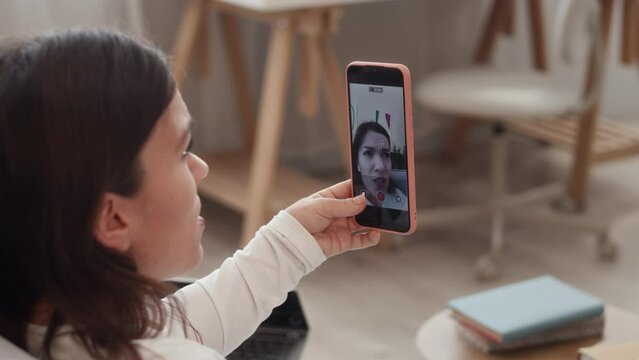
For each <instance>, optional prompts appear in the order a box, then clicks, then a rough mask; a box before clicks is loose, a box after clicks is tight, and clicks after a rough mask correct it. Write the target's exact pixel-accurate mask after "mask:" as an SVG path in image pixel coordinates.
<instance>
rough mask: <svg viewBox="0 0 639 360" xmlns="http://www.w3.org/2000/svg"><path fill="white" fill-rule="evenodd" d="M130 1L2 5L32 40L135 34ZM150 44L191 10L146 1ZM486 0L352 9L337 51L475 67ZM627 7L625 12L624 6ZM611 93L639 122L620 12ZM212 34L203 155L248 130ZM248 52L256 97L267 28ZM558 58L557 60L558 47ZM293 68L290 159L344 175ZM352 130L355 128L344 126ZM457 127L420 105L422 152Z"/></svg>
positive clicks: (549, 1) (194, 82)
mask: <svg viewBox="0 0 639 360" xmlns="http://www.w3.org/2000/svg"><path fill="white" fill-rule="evenodd" d="M123 1H126V0H2V1H0V34H1V35H3V36H5V35H9V36H11V35H18V34H33V33H37V32H39V31H42V30H44V29H48V28H52V27H54V28H64V27H68V26H74V25H102V26H104V25H116V26H121V27H124V28H126V25H127V24H126V20H125V19H126V14H125V6H124V2H123ZM142 1H143V10H144V12H145V14H146V18H147V20H146V27H147V30H148V34H149V36H150V38H151V39H152V40H153V41H154V42H156V43H157V44H158V45H159V46H160V47H162V48H163V49H164V50H166V51H170V49H171V47H172V43H173V38H174V36H175V32H176V29H177V24H178V21H179V14H180V12H181V9H182V7H183V5H184V4H185V3H186V1H183V0H142ZM513 1H516V2H517V4H518V5H520V6H517V8H518V21H517V29H516V34H515V36H514V37H513V38H511V39H508V38H502V39H501V40H500V42H499V46H498V50H497V53H496V56H495V63H496V64H497V65H498V66H500V67H504V68H526V67H528V66H529V64H530V61H529V59H530V56H529V52H528V33H527V26H528V25H527V21H526V18H525V14H524V12H525V8H526V7H525V6H523V5H525V3H524V0H513ZM490 3H491V2H490V1H487V0H446V1H442V0H393V1H381V2H373V3H368V4H357V5H350V6H347V7H346V8H345V13H344V17H343V23H342V25H341V29H340V32H339V34H338V35H337V37H336V38H335V46H336V49H337V52H338V54H339V56H340V59H339V60H340V65H341V66H346V64H347V63H348V62H350V61H352V60H356V59H359V60H375V61H391V62H402V63H405V64H406V65H408V66H409V67H410V68H411V71H412V75H413V82H414V83H417V82H418V81H419V80H420V79H422V78H423V77H425V76H427V75H429V74H432V73H434V72H436V71H440V70H443V69H450V68H455V67H461V66H465V65H468V64H469V63H470V59H471V55H472V51H473V49H474V47H475V44H476V41H477V37H478V33H479V30H480V26H481V22H482V21H483V19H484V16H485V14H486V12H487V9H488V5H490ZM615 3H616V5H619V4H620V3H621V2H620V1H617V2H615ZM557 4H558V1H557V0H545V2H544V5H545V14H546V17H545V19H546V27H547V28H548V31H547V36H548V39H547V42H548V43H549V44H551V43H552V41H551V39H550V34H551V30H550V29H551V27H552V22H553V19H554V12H555V9H556V7H557ZM615 10H616V11H615V18H614V19H613V25H614V27H613V31H612V41H611V49H610V50H611V51H610V56H611V59H610V60H609V62H608V64H609V68H608V69H609V71H608V73H607V81H606V88H605V98H604V104H603V105H604V106H603V111H604V113H605V114H606V115H607V116H610V117H614V118H623V119H632V118H634V117H636V116H637V115H638V114H639V105H638V103H639V101H637V99H638V98H639V78H638V77H639V74H638V72H637V69H636V68H625V67H622V66H621V65H620V64H619V61H618V60H617V59H618V53H619V51H618V47H619V44H618V43H619V41H618V38H619V36H618V35H619V34H618V33H619V29H620V26H619V23H618V21H619V20H620V14H619V9H615ZM212 19H213V21H212V22H211V24H210V28H209V30H210V32H211V34H212V46H211V54H210V55H211V68H212V74H211V76H210V77H209V78H207V79H197V78H196V77H195V76H194V75H193V74H192V76H191V77H190V78H189V79H188V83H187V86H186V88H185V90H184V93H185V98H186V99H187V102H188V104H189V106H190V108H191V112H192V113H193V115H194V117H195V118H196V120H197V121H198V122H197V124H196V132H197V133H196V136H195V140H196V144H197V145H196V147H197V148H198V149H200V150H208V149H214V148H225V147H230V146H234V145H235V144H237V143H239V141H240V135H239V134H240V133H239V122H238V119H237V116H236V114H235V108H234V105H233V104H234V103H233V101H234V100H233V97H232V95H231V94H232V91H231V88H230V86H231V82H230V77H229V74H228V70H227V69H228V67H227V64H226V61H225V57H224V54H223V46H222V45H223V44H222V39H220V38H219V37H218V31H217V29H218V23H217V21H216V20H217V19H216V18H215V16H212ZM241 29H242V35H243V37H244V40H245V42H244V49H245V52H246V54H247V57H248V59H249V64H248V67H249V68H248V71H249V75H250V77H251V86H252V89H253V94H254V95H255V96H256V95H257V93H258V90H259V84H260V80H261V75H262V74H261V70H262V65H263V59H264V56H265V51H266V45H267V40H268V38H267V30H268V29H267V28H266V26H264V25H262V24H259V23H256V22H254V21H251V20H243V21H241ZM549 50H550V51H551V52H552V50H553V47H552V46H551V47H550V48H549ZM613 56H614V58H612V57H613ZM551 67H552V69H553V70H554V71H557V72H558V73H559V76H563V77H565V78H567V79H573V80H578V78H579V75H580V73H581V72H580V71H573V72H570V71H566V67H565V66H564V65H562V64H561V62H560V60H559V59H558V57H557V55H556V54H555V53H551ZM297 70H298V69H297V67H296V66H294V67H293V69H292V71H293V76H292V78H291V86H290V89H291V90H290V91H289V93H290V101H289V106H288V107H289V109H288V110H289V111H288V112H287V119H286V132H285V137H284V139H283V148H282V149H283V150H282V156H283V157H284V158H285V159H286V160H288V161H292V162H295V163H297V164H300V165H305V164H314V166H319V167H327V166H338V165H339V160H338V157H337V156H331V155H332V154H333V153H334V152H335V151H336V149H337V145H336V142H335V140H334V138H333V135H332V129H331V123H330V121H329V120H328V118H327V117H328V114H327V111H325V110H323V111H322V113H321V115H320V118H319V119H305V118H303V117H302V116H301V115H298V114H297V112H296V99H295V91H294V89H295V87H296V86H297V85H296V84H297V76H296V73H297ZM345 121H346V120H345ZM449 124H450V121H448V119H445V118H444V119H442V118H440V117H437V116H433V115H432V114H430V113H429V112H427V111H425V110H424V109H423V108H421V107H420V106H418V104H415V131H416V143H417V144H416V145H417V148H418V149H419V150H420V151H429V150H432V149H434V148H437V147H438V146H439V145H440V144H441V142H442V141H443V140H444V138H445V136H444V133H443V131H445V130H446V128H447V127H448V126H449Z"/></svg>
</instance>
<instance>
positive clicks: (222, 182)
mask: <svg viewBox="0 0 639 360" xmlns="http://www.w3.org/2000/svg"><path fill="white" fill-rule="evenodd" d="M202 159H204V161H206V162H207V164H208V165H209V167H210V169H211V170H210V173H209V176H208V177H207V178H205V179H204V180H203V181H202V182H201V183H200V184H199V186H198V189H199V192H200V194H201V195H202V196H204V197H206V198H208V199H211V200H215V201H218V202H220V203H222V204H224V205H226V206H228V207H229V208H231V209H233V210H235V211H238V212H240V213H242V214H244V213H245V212H246V211H247V206H248V204H249V201H248V196H249V195H248V183H249V177H250V176H249V175H250V169H251V162H250V156H249V155H248V154H246V153H243V152H228V153H214V154H208V155H204V156H202ZM275 176H276V178H275V182H274V184H275V188H274V189H273V191H272V194H271V198H270V204H269V205H270V210H271V212H272V213H273V214H275V213H277V212H278V211H279V210H282V209H285V208H286V207H287V206H289V205H290V204H292V203H294V202H295V201H297V200H299V199H301V198H303V197H305V196H308V195H311V194H313V193H315V192H317V191H319V190H322V189H324V188H326V187H327V186H329V185H330V184H328V183H327V182H324V181H322V180H318V179H315V178H312V177H310V176H307V175H305V174H303V173H301V172H299V171H295V170H292V169H290V168H287V167H284V166H280V167H279V169H278V171H277V172H276V175H275Z"/></svg>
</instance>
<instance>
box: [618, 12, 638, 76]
mask: <svg viewBox="0 0 639 360" xmlns="http://www.w3.org/2000/svg"><path fill="white" fill-rule="evenodd" d="M622 26H623V31H622V39H621V44H622V45H621V62H622V63H624V64H626V65H630V64H632V63H633V62H634V60H635V59H636V56H637V50H636V49H635V47H636V45H637V44H636V40H635V36H636V32H637V0H624V2H623V25H622Z"/></svg>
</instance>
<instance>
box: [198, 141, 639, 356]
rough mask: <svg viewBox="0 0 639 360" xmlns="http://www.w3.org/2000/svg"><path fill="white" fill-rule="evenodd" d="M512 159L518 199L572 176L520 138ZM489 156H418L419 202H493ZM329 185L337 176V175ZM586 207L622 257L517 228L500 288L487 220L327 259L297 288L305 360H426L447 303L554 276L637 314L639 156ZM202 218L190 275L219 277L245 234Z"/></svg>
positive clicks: (615, 171)
mask: <svg viewBox="0 0 639 360" xmlns="http://www.w3.org/2000/svg"><path fill="white" fill-rule="evenodd" d="M511 150H512V151H511V157H510V163H511V165H510V176H511V179H510V185H511V186H510V187H511V189H512V190H513V191H521V190H523V189H526V188H528V187H531V186H535V185H539V184H543V183H545V182H548V181H554V180H559V179H562V178H563V177H564V176H565V173H566V171H567V165H568V160H569V159H568V157H567V155H566V154H563V153H560V152H558V151H556V150H551V149H544V148H543V147H540V146H539V145H537V144H531V143H529V142H525V141H523V140H518V139H514V140H513V141H511ZM488 151H489V148H488V145H487V144H486V143H478V144H476V145H473V146H471V148H470V149H469V150H468V151H467V152H466V156H465V157H464V158H463V159H462V160H461V161H460V162H459V163H458V164H456V165H444V164H441V163H439V162H438V161H436V160H435V159H434V158H432V157H428V156H424V157H421V159H420V160H419V162H418V174H417V191H418V202H419V203H420V205H422V206H436V205H450V204H464V203H468V202H473V201H475V202H478V201H481V200H482V199H485V196H486V194H488V193H489V189H490V187H489V183H488V180H487V175H488V174H487V170H488V169H489V159H488V157H487V153H488ZM212 165H213V166H214V167H215V164H212ZM217 171H224V170H223V169H218V170H217ZM212 176H213V177H214V176H215V172H213V173H212ZM324 176H325V177H326V178H328V179H330V180H338V179H339V176H337V175H335V174H324ZM590 200H591V204H590V208H589V212H588V214H589V215H590V216H593V217H595V218H597V219H600V220H609V221H611V223H612V224H613V228H612V229H613V230H612V234H613V236H614V238H615V239H616V240H617V241H618V242H619V244H620V249H621V251H620V255H619V258H618V260H617V261H616V262H614V263H605V262H601V261H599V260H598V259H597V253H596V247H595V239H594V237H593V235H592V234H588V233H584V232H576V231H573V230H571V229H567V228H563V227H560V226H549V225H544V224H539V223H533V222H526V221H517V222H514V221H509V222H507V230H506V244H507V245H506V254H507V256H506V259H505V263H504V266H505V270H506V272H505V274H504V275H503V276H502V277H501V278H500V279H499V280H497V281H494V282H490V283H478V282H477V281H475V278H474V276H473V263H474V261H475V259H476V258H477V257H478V256H479V255H481V254H482V253H483V252H484V251H485V250H486V248H487V246H488V234H489V223H488V221H487V219H477V220H473V221H472V222H468V223H464V224H459V225H457V226H454V227H447V228H439V229H428V230H422V231H419V232H417V233H415V234H414V235H412V236H411V237H410V238H408V239H406V240H405V241H404V242H402V243H401V244H400V246H399V247H397V248H395V249H393V250H391V251H381V250H380V249H368V250H365V251H360V252H352V253H347V254H344V255H341V256H339V257H336V258H332V259H330V260H329V261H327V262H326V263H325V264H323V265H322V266H321V267H320V268H319V269H318V270H316V271H315V272H314V273H312V274H310V275H309V276H308V277H307V278H305V279H303V281H302V284H301V285H300V287H299V291H300V294H301V297H302V302H303V305H304V308H305V311H306V313H307V317H308V321H309V323H310V327H311V333H310V336H309V339H308V342H307V344H306V347H305V351H304V356H303V357H302V359H305V360H316V359H317V360H319V359H349V360H350V359H402V360H404V359H419V358H420V356H419V354H418V353H417V350H416V347H415V344H414V339H415V334H416V331H417V329H418V327H419V326H420V324H421V323H422V322H423V321H424V320H425V319H426V318H428V317H429V316H430V315H432V314H434V313H436V312H438V311H439V310H441V309H442V308H444V307H445V306H446V302H447V301H448V300H449V299H451V298H454V297H456V296H460V295H464V294H469V293H472V292H475V291H478V290H482V289H486V288H489V287H493V286H496V285H499V284H504V283H509V282H514V281H518V280H522V279H526V278H530V277H533V276H537V275H540V274H552V275H554V276H556V277H558V278H560V279H563V280H565V281H568V282H570V283H572V284H574V285H576V286H578V287H580V288H582V289H584V290H586V291H589V292H591V293H593V294H594V295H596V296H599V297H601V298H603V299H604V300H605V301H606V302H608V303H610V304H614V305H617V306H619V307H622V308H625V309H628V310H631V311H633V312H636V313H639V265H638V260H637V259H639V241H638V240H639V159H633V160H627V161H622V162H618V163H615V164H610V165H602V166H600V167H599V168H598V169H597V170H596V171H595V173H594V176H593V180H592V191H591V195H590ZM203 215H204V216H205V217H206V221H207V230H206V232H205V236H204V240H203V243H204V248H205V253H206V255H205V259H204V262H203V263H202V264H201V265H200V266H199V267H198V268H196V269H194V270H193V271H192V272H191V273H190V275H204V274H206V273H207V272H209V271H211V270H212V269H214V268H216V267H217V266H218V265H219V264H220V263H221V261H222V260H223V259H224V258H225V257H227V256H229V255H231V254H232V253H233V251H234V250H235V248H236V246H237V242H238V238H239V234H240V226H241V218H240V216H239V215H238V214H237V213H234V212H233V211H232V210H228V209H225V208H223V207H221V206H220V205H217V204H215V203H213V202H208V201H205V202H204V209H203Z"/></svg>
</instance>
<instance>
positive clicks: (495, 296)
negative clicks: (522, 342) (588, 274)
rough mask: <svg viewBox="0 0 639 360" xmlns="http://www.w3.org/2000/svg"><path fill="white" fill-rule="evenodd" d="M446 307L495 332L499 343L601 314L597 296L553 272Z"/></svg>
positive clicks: (461, 300) (599, 301) (601, 304)
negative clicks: (558, 277) (550, 274)
mask: <svg viewBox="0 0 639 360" xmlns="http://www.w3.org/2000/svg"><path fill="white" fill-rule="evenodd" d="M448 307H449V308H450V309H452V310H453V311H454V312H456V313H458V314H460V315H461V316H463V317H465V318H467V319H469V320H471V321H472V322H474V323H476V324H478V325H480V326H482V327H484V328H485V329H487V330H490V331H492V332H494V333H495V334H497V335H498V336H499V337H500V338H501V342H502V343H506V342H509V341H514V340H517V339H521V338H523V337H526V336H528V335H531V334H536V333H539V332H542V331H545V330H549V329H553V328H555V327H558V326H562V325H566V324H569V323H571V322H575V321H579V320H584V319H588V318H591V317H595V316H599V315H601V314H603V310H604V304H603V302H602V301H601V300H599V299H598V298H596V297H594V296H592V295H590V294H588V293H586V292H584V291H581V290H579V289H576V288H574V287H573V286H570V285H568V284H566V283H564V282H562V281H559V280H557V279H556V278H554V277H552V276H548V275H546V276H541V277H537V278H534V279H530V280H526V281H522V282H518V283H515V284H510V285H506V286H502V287H498V288H495V289H491V290H487V291H483V292H480V293H476V294H473V295H469V296H464V297H460V298H457V299H454V300H451V301H450V302H449V303H448Z"/></svg>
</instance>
